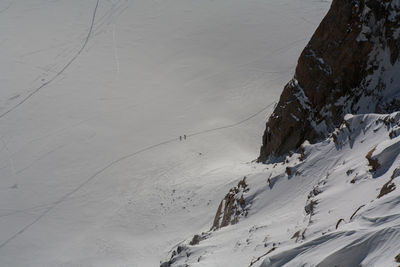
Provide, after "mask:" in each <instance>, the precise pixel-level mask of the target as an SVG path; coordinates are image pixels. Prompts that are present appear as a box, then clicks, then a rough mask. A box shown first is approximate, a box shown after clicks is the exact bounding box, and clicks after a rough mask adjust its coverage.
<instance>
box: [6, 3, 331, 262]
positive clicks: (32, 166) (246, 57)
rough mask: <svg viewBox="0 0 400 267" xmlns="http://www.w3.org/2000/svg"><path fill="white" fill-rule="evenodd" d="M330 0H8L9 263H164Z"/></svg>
mask: <svg viewBox="0 0 400 267" xmlns="http://www.w3.org/2000/svg"><path fill="white" fill-rule="evenodd" d="M329 4H330V2H329V1H328V2H327V1H315V0H254V1H243V0H231V1H226V0H214V1H211V0H206V1H198V0H165V1H159V0H138V1H133V0H132V1H128V0H126V1H125V0H98V1H97V0H87V1H77V0H68V1H53V0H30V1H17V0H14V1H13V0H2V1H0V36H1V37H0V49H1V51H2V53H0V72H1V77H0V81H1V83H0V84H1V89H0V178H1V179H0V190H1V192H0V266H140V267H142V266H157V265H158V264H159V263H160V261H161V260H164V259H165V257H167V255H168V252H169V249H170V248H172V247H173V246H175V245H176V244H178V243H179V242H181V241H182V240H185V239H187V238H190V237H191V236H192V235H193V234H194V233H199V232H200V231H204V230H208V229H209V227H210V226H211V223H212V219H213V216H214V213H215V211H216V209H217V207H218V205H219V202H220V200H221V198H222V197H223V196H224V195H225V194H226V192H227V190H228V189H229V188H230V187H232V186H233V185H234V184H236V183H237V180H238V179H240V178H242V176H244V175H247V174H249V173H253V172H255V171H258V170H257V168H263V167H258V166H253V165H252V164H247V162H250V161H251V160H253V159H255V158H256V156H257V154H258V149H259V146H260V143H261V135H262V132H263V130H264V124H265V120H266V117H267V115H268V113H269V112H270V111H271V109H272V106H270V104H272V103H273V102H274V101H276V100H277V99H278V97H279V94H280V92H281V90H282V88H283V86H284V84H285V83H286V82H287V81H288V80H289V79H290V78H291V77H292V76H293V71H294V67H295V65H296V61H297V57H298V55H299V54H300V52H301V50H302V48H303V47H304V46H305V44H306V43H307V41H308V40H309V38H310V37H311V34H312V33H313V31H314V29H315V28H316V27H317V25H318V23H319V22H320V21H321V19H322V17H323V15H324V14H325V13H326V11H327V9H328V8H329ZM260 111H262V112H261V113H259V112H260ZM253 115H257V116H253ZM246 118H250V120H245V119H246ZM238 122H242V123H240V124H237V123H238ZM226 125H232V126H235V127H231V128H222V129H219V130H217V131H212V132H203V131H205V130H208V129H214V128H220V127H223V126H226ZM201 132H203V133H202V134H197V135H190V134H192V133H201ZM183 134H187V135H188V139H187V140H185V141H182V142H180V141H179V138H178V137H179V136H180V135H183ZM321 172H322V171H321ZM260 177H261V176H260ZM283 180H285V179H283ZM316 180H317V177H315V178H313V179H309V180H308V182H307V183H309V184H310V185H311V184H313V182H314V181H316ZM285 184H286V182H282V185H279V183H278V185H279V186H285ZM287 186H288V187H289V185H287ZM299 186H300V185H299ZM290 187H293V186H292V185H291V186H290ZM300 188H303V189H302V190H303V191H304V192H306V191H307V190H308V188H307V187H306V186H305V185H304V186H303V185H301V186H300ZM274 194H275V193H274ZM296 195H298V194H296ZM278 196H279V194H278V195H277V197H278ZM298 196H299V201H294V200H291V199H289V198H287V196H286V197H285V198H283V196H281V197H282V198H283V199H284V201H283V202H280V201H276V202H275V201H274V203H275V205H276V206H277V207H278V206H282V209H281V210H279V214H276V216H277V217H276V218H275V220H276V221H278V220H281V219H280V218H279V216H282V217H284V218H286V217H287V216H289V215H290V214H291V213H293V212H295V213H296V212H298V213H299V216H300V215H302V206H303V205H304V203H303V202H304V200H303V197H304V196H303V195H301V194H300V195H298ZM272 200H273V199H272V198H271V201H272ZM300 200H301V201H300ZM265 201H266V199H265ZM254 203H255V204H254V205H255V209H254V211H253V212H254V213H256V211H257V210H260V209H261V207H262V205H263V201H255V202H254ZM285 203H293V205H294V206H295V207H296V205H297V206H298V209H297V208H296V209H293V207H290V209H289V206H288V205H286V206H285ZM288 212H289V214H288ZM256 218H257V216H256V217H254V220H253V222H255V221H256V220H257V219H256ZM282 219H283V218H282ZM285 220H286V219H285ZM275 227H276V226H275ZM299 227H300V226H299ZM294 228H295V227H294V226H293V230H294ZM233 229H236V228H230V227H228V228H226V229H223V230H221V231H220V232H219V233H216V235H221V238H223V236H224V235H223V233H224V232H229V231H234V230H233ZM238 229H239V228H238ZM241 229H242V231H244V232H246V233H247V232H248V229H247V228H241ZM268 229H269V228H268ZM262 231H264V230H262ZM269 231H270V230H269ZM235 234H236V233H235ZM274 235H275V234H274ZM276 235H278V236H281V237H282V239H283V237H286V235H287V233H286V232H285V234H282V231H277V232H276ZM257 236H258V234H257ZM232 238H233V237H232ZM259 238H261V235H260V237H259ZM269 238H272V236H271V237H269ZM274 238H275V237H274ZM276 238H277V237H276ZM262 239H264V237H262ZM271 240H272V239H271ZM232 242H233V241H232ZM236 242H239V241H237V240H236V241H234V242H233V243H232V244H231V245H230V246H226V247H220V248H219V251H220V252H223V250H224V249H225V250H226V252H227V254H226V255H225V254H224V255H223V254H219V255H221V256H219V257H218V258H219V260H220V261H218V260H212V258H209V261H208V263H207V261H205V264H206V263H207V264H208V265H207V266H243V264H248V263H249V260H250V259H251V257H252V255H253V254H252V253H247V251H246V249H243V248H242V246H239V245H237V246H236V245H235V244H236ZM243 242H244V243H245V240H242V241H240V242H239V243H243ZM201 246H203V245H202V244H201ZM232 251H239V252H240V253H238V254H237V255H246V257H243V258H241V259H240V261H237V262H232V261H231V260H234V259H236V258H237V257H230V256H231V254H232ZM262 251H263V248H260V249H259V250H257V253H258V252H262ZM228 252H229V253H228ZM211 261H212V262H214V265H213V264H212V262H211ZM228 263H229V264H231V265H227V264H228ZM242 263H243V264H242ZM221 264H222V265H221Z"/></svg>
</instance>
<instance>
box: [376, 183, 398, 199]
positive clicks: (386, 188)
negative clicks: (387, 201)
mask: <svg viewBox="0 0 400 267" xmlns="http://www.w3.org/2000/svg"><path fill="white" fill-rule="evenodd" d="M394 190H396V185H395V184H394V183H393V182H392V181H389V182H387V183H385V184H384V185H383V186H382V188H381V191H380V192H379V195H378V198H381V197H383V196H384V195H387V194H389V193H390V192H393V191H394Z"/></svg>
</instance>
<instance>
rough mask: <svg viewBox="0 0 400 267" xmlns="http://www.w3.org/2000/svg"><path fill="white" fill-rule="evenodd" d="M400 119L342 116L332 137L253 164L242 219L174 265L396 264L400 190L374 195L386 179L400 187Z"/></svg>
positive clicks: (189, 248)
mask: <svg viewBox="0 0 400 267" xmlns="http://www.w3.org/2000/svg"><path fill="white" fill-rule="evenodd" d="M399 117H400V114H399V113H395V114H392V115H376V114H369V115H357V116H346V123H344V124H343V125H342V126H341V128H340V129H338V130H337V131H336V132H335V135H336V137H335V138H334V137H330V138H328V139H327V140H325V141H323V142H321V143H318V144H315V145H310V144H306V143H305V144H304V145H303V149H304V153H303V154H302V155H300V154H293V155H292V156H291V157H288V158H287V159H286V160H285V162H283V163H278V164H276V163H272V164H265V165H260V164H255V165H254V166H253V167H254V169H253V172H252V173H251V172H249V173H248V175H247V182H248V186H249V188H250V190H249V192H247V193H246V195H245V200H246V201H247V202H248V203H251V204H250V211H249V215H248V216H247V218H244V219H240V221H239V223H238V224H235V225H231V226H228V227H226V228H222V229H221V230H218V231H211V232H209V233H208V235H204V236H205V240H202V241H201V242H200V244H199V245H196V246H190V245H187V243H184V244H186V250H185V251H184V254H183V255H181V254H182V253H181V254H179V255H180V257H175V258H176V261H175V262H174V263H173V265H172V266H185V264H189V265H190V266H249V265H251V263H253V265H252V266H262V267H267V266H341V267H342V266H344V267H351V266H398V264H397V265H396V263H395V257H396V256H397V255H398V254H399V253H400V250H399V248H398V240H399V238H400V206H399V203H400V191H399V190H398V189H395V190H394V191H392V192H390V193H388V194H386V195H383V196H382V197H380V198H378V195H379V193H380V191H381V188H382V187H383V186H384V184H386V183H387V182H388V181H392V183H393V184H394V185H395V186H396V188H399V186H400V184H399V170H400V153H399V151H400V150H399V149H398V147H397V146H398V142H399V141H398V140H399V138H400V137H396V138H393V139H390V137H389V132H390V131H391V130H392V129H393V128H394V127H396V126H397V125H400V120H399ZM390 118H393V119H394V120H393V121H394V122H392V123H388V121H390ZM395 118H396V119H395ZM335 140H336V141H335ZM374 149H375V150H374ZM371 150H374V152H373V153H372V157H373V158H377V159H378V161H379V162H380V163H381V167H380V168H378V169H377V170H376V171H372V170H371V166H369V162H368V160H367V158H366V156H367V155H368V154H369V152H370V151H371ZM301 158H302V159H303V160H301ZM288 169H290V171H287V170H288ZM268 178H269V179H268ZM268 180H269V181H268ZM311 203H313V204H311ZM310 205H312V206H313V207H312V208H310ZM310 210H311V212H310ZM307 211H308V212H307ZM181 247H183V245H182V244H181Z"/></svg>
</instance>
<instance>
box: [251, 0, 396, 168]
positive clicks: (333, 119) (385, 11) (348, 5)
mask: <svg viewBox="0 0 400 267" xmlns="http://www.w3.org/2000/svg"><path fill="white" fill-rule="evenodd" d="M399 37H400V2H399V1H398V0H333V2H332V5H331V9H330V11H329V12H328V14H327V15H326V17H325V18H324V19H323V21H322V22H321V24H320V25H319V27H318V29H317V30H316V32H315V33H314V35H313V37H312V38H311V40H310V42H309V43H308V45H307V46H306V48H305V49H304V51H303V52H302V54H301V56H300V58H299V60H298V65H297V68H296V72H295V76H294V78H293V79H292V80H291V81H290V82H289V83H288V84H287V85H286V86H285V88H284V90H283V93H282V95H281V97H280V100H279V103H278V105H277V106H276V108H275V110H274V112H273V113H272V115H271V117H270V118H269V120H268V122H267V125H266V130H265V133H264V136H263V145H262V147H261V151H260V156H259V159H258V160H259V161H260V162H265V161H266V160H268V159H269V158H271V157H272V158H274V157H280V156H282V155H284V154H286V153H288V152H289V151H291V150H295V149H297V148H299V146H300V145H301V144H302V143H303V142H304V141H305V140H309V141H310V142H316V141H318V140H320V139H321V138H323V137H325V136H326V135H327V134H328V133H330V132H331V131H332V130H333V129H334V128H335V127H337V126H338V125H339V124H340V123H341V122H342V121H343V117H344V115H345V114H347V113H353V114H361V113H381V112H392V111H395V110H399V107H400V88H399V84H400V63H399V55H400V38H399Z"/></svg>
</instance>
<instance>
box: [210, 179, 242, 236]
mask: <svg viewBox="0 0 400 267" xmlns="http://www.w3.org/2000/svg"><path fill="white" fill-rule="evenodd" d="M248 191H249V188H248V185H247V183H246V177H244V178H243V179H242V180H241V181H240V182H239V183H238V185H237V186H235V187H234V188H232V189H231V190H229V192H228V194H226V196H225V198H224V199H223V200H222V201H221V203H220V204H219V207H218V210H217V213H216V214H215V218H214V223H213V226H212V227H211V230H217V229H219V228H221V227H225V226H227V225H229V224H236V223H238V222H239V218H240V217H246V216H247V214H248V209H249V204H250V203H247V202H246V199H245V197H244V195H245V193H246V192H248Z"/></svg>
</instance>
